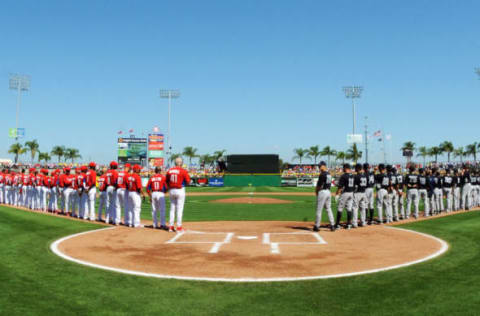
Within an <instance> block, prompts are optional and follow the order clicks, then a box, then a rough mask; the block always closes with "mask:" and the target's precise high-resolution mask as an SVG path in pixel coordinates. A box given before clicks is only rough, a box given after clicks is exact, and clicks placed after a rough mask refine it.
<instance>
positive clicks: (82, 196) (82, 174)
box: [75, 166, 88, 219]
mask: <svg viewBox="0 0 480 316" xmlns="http://www.w3.org/2000/svg"><path fill="white" fill-rule="evenodd" d="M77 170H78V173H77V174H76V178H75V179H76V181H77V196H78V198H77V202H78V214H79V215H78V217H79V218H83V219H87V218H88V214H86V212H85V210H86V208H87V207H86V204H87V200H88V196H87V192H86V181H87V171H88V168H87V166H81V167H80V168H77Z"/></svg>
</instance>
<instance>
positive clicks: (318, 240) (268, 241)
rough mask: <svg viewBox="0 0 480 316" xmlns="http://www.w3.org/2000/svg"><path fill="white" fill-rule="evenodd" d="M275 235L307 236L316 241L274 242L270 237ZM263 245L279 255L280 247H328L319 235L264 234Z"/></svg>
mask: <svg viewBox="0 0 480 316" xmlns="http://www.w3.org/2000/svg"><path fill="white" fill-rule="evenodd" d="M275 235H290V236H291V235H306V236H312V237H313V238H314V239H316V240H315V241H313V242H308V241H306V242H272V241H271V238H270V237H271V236H275ZM262 244H264V245H270V252H271V253H272V254H274V255H278V254H279V253H280V245H326V244H327V242H326V241H325V239H323V238H322V236H320V234H318V233H263V240H262Z"/></svg>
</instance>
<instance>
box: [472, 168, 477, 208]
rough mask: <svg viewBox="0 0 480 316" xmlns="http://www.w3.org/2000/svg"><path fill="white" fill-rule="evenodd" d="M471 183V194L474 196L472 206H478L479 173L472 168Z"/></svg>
mask: <svg viewBox="0 0 480 316" xmlns="http://www.w3.org/2000/svg"><path fill="white" fill-rule="evenodd" d="M470 185H471V187H472V189H471V192H472V193H471V196H472V207H476V206H477V197H478V191H477V189H478V186H477V173H476V172H475V170H472V173H471V174H470Z"/></svg>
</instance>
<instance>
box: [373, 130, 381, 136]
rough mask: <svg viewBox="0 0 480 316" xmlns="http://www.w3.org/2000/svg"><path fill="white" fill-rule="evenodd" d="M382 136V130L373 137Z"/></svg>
mask: <svg viewBox="0 0 480 316" xmlns="http://www.w3.org/2000/svg"><path fill="white" fill-rule="evenodd" d="M380 136H382V131H381V130H378V131H376V132H375V133H373V137H380Z"/></svg>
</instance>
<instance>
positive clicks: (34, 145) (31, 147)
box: [25, 139, 40, 164]
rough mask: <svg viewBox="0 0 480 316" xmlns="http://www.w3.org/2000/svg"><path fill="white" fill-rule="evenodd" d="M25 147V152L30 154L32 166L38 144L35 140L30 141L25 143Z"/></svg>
mask: <svg viewBox="0 0 480 316" xmlns="http://www.w3.org/2000/svg"><path fill="white" fill-rule="evenodd" d="M25 147H26V148H28V149H27V150H28V151H29V152H30V154H31V155H32V164H33V160H34V159H35V156H36V155H37V152H38V148H39V147H40V146H39V145H38V142H37V140H36V139H34V140H32V141H30V142H25Z"/></svg>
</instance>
